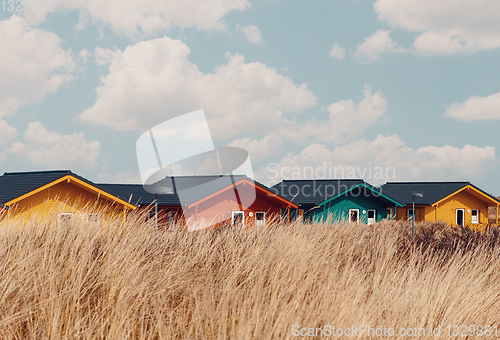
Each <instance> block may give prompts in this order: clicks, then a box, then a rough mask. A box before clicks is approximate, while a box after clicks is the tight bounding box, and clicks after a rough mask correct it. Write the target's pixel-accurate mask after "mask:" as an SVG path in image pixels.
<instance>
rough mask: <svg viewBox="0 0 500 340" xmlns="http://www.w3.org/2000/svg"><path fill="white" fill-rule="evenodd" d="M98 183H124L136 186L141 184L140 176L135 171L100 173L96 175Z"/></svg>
mask: <svg viewBox="0 0 500 340" xmlns="http://www.w3.org/2000/svg"><path fill="white" fill-rule="evenodd" d="M97 177H98V178H99V182H100V183H126V184H138V183H142V182H141V176H140V175H139V173H138V172H137V171H125V172H118V173H116V172H101V173H100V174H98V175H97Z"/></svg>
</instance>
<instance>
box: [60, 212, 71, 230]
mask: <svg viewBox="0 0 500 340" xmlns="http://www.w3.org/2000/svg"><path fill="white" fill-rule="evenodd" d="M74 215H75V214H73V213H71V212H61V213H58V214H57V225H58V226H59V227H61V226H62V221H61V218H62V217H63V216H69V223H71V222H72V221H73V219H74Z"/></svg>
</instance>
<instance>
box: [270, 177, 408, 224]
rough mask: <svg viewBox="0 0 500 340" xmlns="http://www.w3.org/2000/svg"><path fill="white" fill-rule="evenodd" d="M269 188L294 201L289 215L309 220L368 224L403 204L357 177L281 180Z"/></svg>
mask: <svg viewBox="0 0 500 340" xmlns="http://www.w3.org/2000/svg"><path fill="white" fill-rule="evenodd" d="M271 190H273V192H275V193H276V194H278V195H280V196H282V197H284V198H286V199H287V200H289V201H291V202H293V203H295V204H297V205H298V209H296V210H295V211H293V212H292V213H293V216H294V217H295V218H299V219H302V220H304V221H309V222H318V223H324V222H327V223H332V222H339V223H344V222H354V223H366V224H372V223H376V222H380V221H382V220H383V219H392V218H393V217H394V216H396V213H397V209H398V208H401V207H403V204H401V203H400V202H397V201H396V200H394V199H393V198H391V197H388V196H386V195H384V194H383V193H382V192H381V190H380V189H378V188H376V187H374V186H372V185H371V184H369V183H367V182H365V181H363V180H361V179H327V180H322V179H314V180H284V181H282V182H280V183H278V184H276V185H275V186H273V187H272V188H271Z"/></svg>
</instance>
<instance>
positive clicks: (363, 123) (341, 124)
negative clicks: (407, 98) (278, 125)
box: [279, 85, 387, 144]
mask: <svg viewBox="0 0 500 340" xmlns="http://www.w3.org/2000/svg"><path fill="white" fill-rule="evenodd" d="M363 93H364V98H363V99H362V100H361V101H360V102H359V103H357V104H356V103H354V101H352V100H341V101H338V102H335V103H332V104H330V105H329V106H328V112H329V117H328V120H326V121H324V120H318V119H310V120H308V121H307V122H306V123H305V124H302V125H298V124H297V125H294V126H283V129H282V130H281V131H280V132H279V134H282V135H284V136H286V137H288V138H289V139H290V140H306V139H307V140H314V141H316V142H328V143H331V142H333V143H336V144H341V143H345V142H349V141H352V140H353V139H355V138H357V137H359V136H360V135H361V134H362V133H363V132H364V131H365V130H366V129H367V128H369V127H370V126H372V125H373V124H375V123H376V122H378V121H380V120H381V118H382V117H383V116H384V114H385V112H386V111H387V100H386V99H385V98H384V96H383V94H382V92H381V91H376V92H373V91H372V89H371V88H370V87H369V86H367V85H365V87H364V90H363Z"/></svg>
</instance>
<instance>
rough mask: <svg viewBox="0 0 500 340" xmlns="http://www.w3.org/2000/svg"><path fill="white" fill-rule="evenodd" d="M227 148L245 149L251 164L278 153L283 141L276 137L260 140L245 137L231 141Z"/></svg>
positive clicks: (266, 137)
mask: <svg viewBox="0 0 500 340" xmlns="http://www.w3.org/2000/svg"><path fill="white" fill-rule="evenodd" d="M229 146H235V147H239V148H242V149H245V150H246V151H248V153H249V154H250V159H251V160H252V163H258V162H260V161H261V160H263V159H266V158H268V157H271V156H273V155H276V154H277V153H278V152H280V151H281V149H282V147H283V140H282V139H281V138H280V137H278V136H265V137H264V138H262V139H260V140H258V139H252V138H249V137H245V138H241V139H236V140H234V141H232V142H231V143H229Z"/></svg>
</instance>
